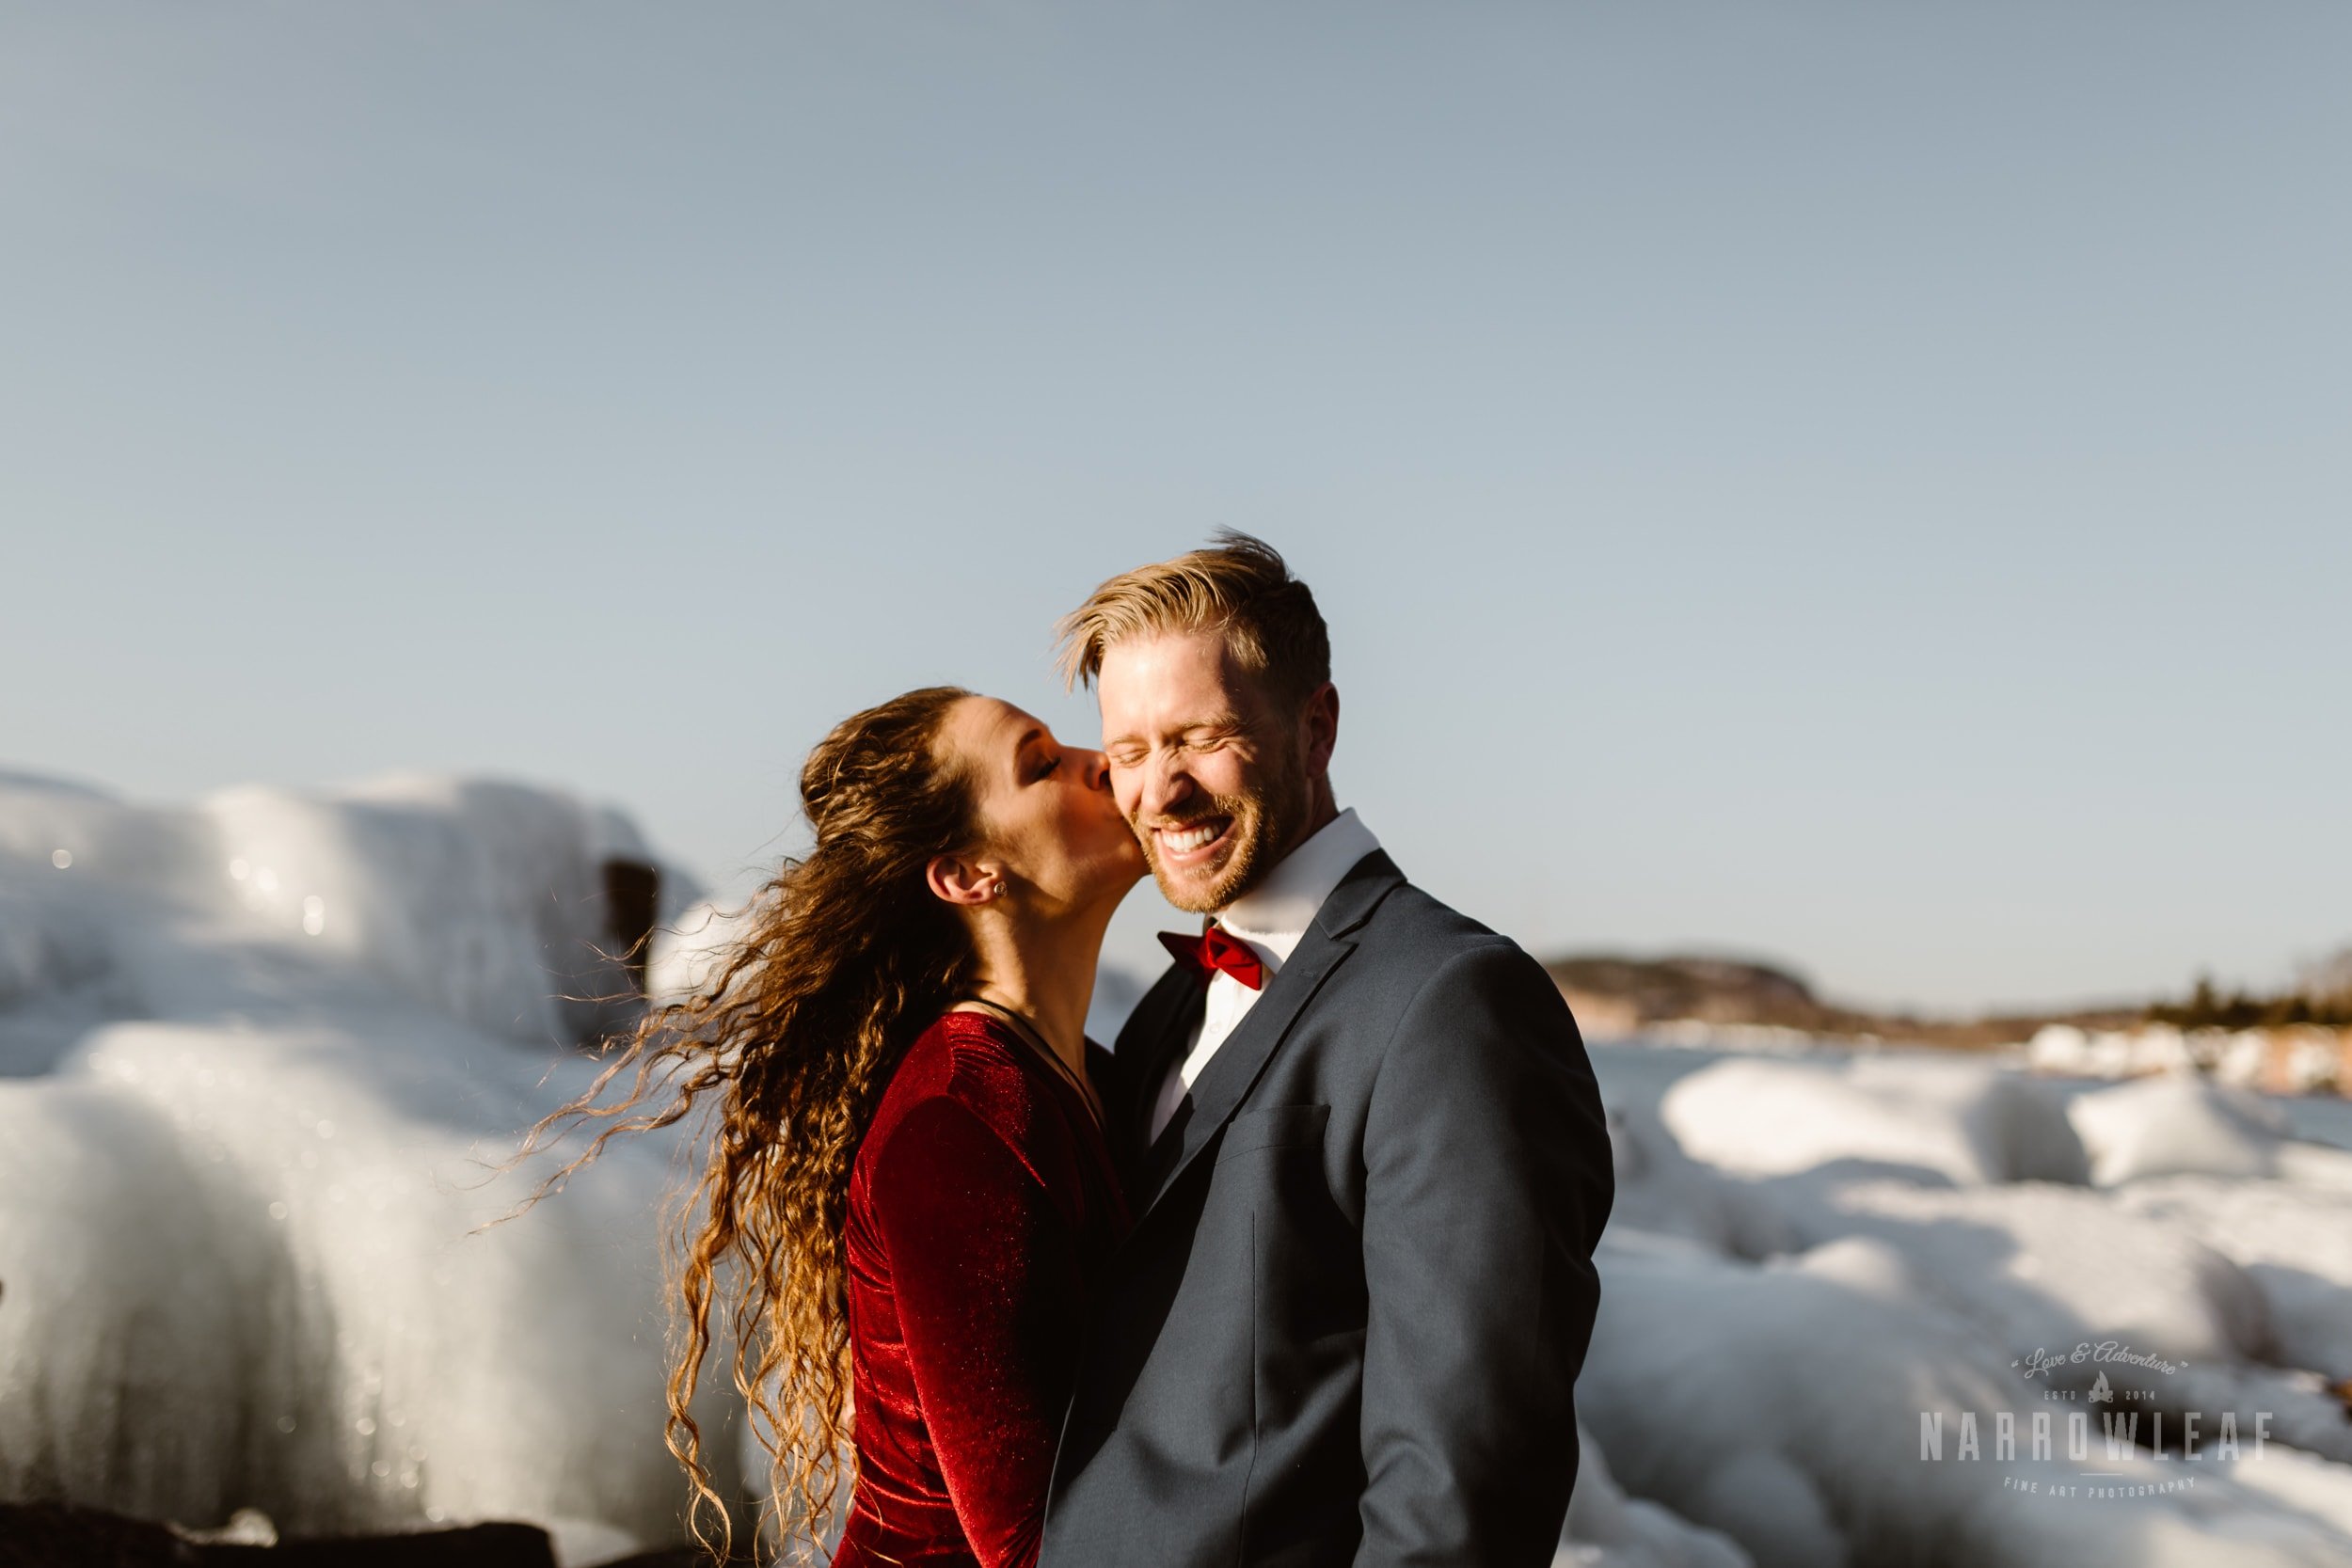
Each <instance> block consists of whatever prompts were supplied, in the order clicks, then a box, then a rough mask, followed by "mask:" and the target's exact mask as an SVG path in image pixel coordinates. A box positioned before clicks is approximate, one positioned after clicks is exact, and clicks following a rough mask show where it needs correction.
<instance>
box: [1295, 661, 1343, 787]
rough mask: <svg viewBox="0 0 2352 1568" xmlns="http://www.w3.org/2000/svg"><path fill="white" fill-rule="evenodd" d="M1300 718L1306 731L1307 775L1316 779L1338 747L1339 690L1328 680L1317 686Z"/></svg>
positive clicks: (1329, 763)
mask: <svg viewBox="0 0 2352 1568" xmlns="http://www.w3.org/2000/svg"><path fill="white" fill-rule="evenodd" d="M1300 723H1301V724H1303V725H1304V726H1305V727H1306V731H1307V777H1309V778H1311V779H1319V778H1321V777H1323V775H1324V774H1325V773H1327V772H1328V771H1329V770H1330V768H1331V753H1332V752H1334V751H1336V750H1338V748H1339V743H1340V689H1339V688H1338V687H1336V686H1333V685H1332V684H1331V683H1330V682H1329V681H1325V682H1324V683H1323V684H1322V685H1321V686H1319V687H1316V688H1315V690H1314V694H1313V695H1312V696H1311V697H1309V698H1308V699H1307V711H1306V714H1305V715H1304V716H1303V717H1302V718H1301V720H1300Z"/></svg>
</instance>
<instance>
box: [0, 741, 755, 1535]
mask: <svg viewBox="0 0 2352 1568" xmlns="http://www.w3.org/2000/svg"><path fill="white" fill-rule="evenodd" d="M644 858H645V851H644V847H643V845H642V844H641V843H640V842H639V841H638V839H637V837H636V835H635V833H634V832H633V831H631V830H630V829H629V828H628V825H627V824H626V823H625V822H623V821H621V820H620V819H619V818H617V817H616V816H612V815H611V814H609V813H602V812H597V811H595V810H592V809H590V808H587V807H584V806H582V805H580V803H578V802H576V801H574V800H571V799H569V798H568V797H565V796H563V795H560V794H556V793H553V792H548V791H537V790H530V789H524V788H521V787H519V786H515V785H506V784H459V783H443V782H436V781H429V780H411V781H404V782H400V783H396V784H389V785H382V786H373V787H371V788H367V789H362V790H355V791H344V792H339V793H337V794H334V795H321V796H294V795H288V794H283V793H279V792H263V791H238V792H233V793H231V794H230V795H227V796H223V797H220V798H218V799H215V800H212V801H208V802H206V803H205V804H203V805H202V806H199V807H198V808H195V809H193V810H173V809H148V808H143V807H137V806H133V805H129V804H125V803H123V802H120V801H117V800H111V799H108V798H106V797H104V796H103V795H100V794H98V793H97V792H95V791H89V790H86V789H74V788H68V787H60V786H56V785H49V784H41V783H40V782H38V781H27V780H24V779H22V778H16V779H11V780H8V781H7V782H6V783H5V784H0V1051H5V1052H6V1053H7V1058H6V1064H5V1071H6V1072H8V1073H12V1074H13V1076H0V1497H29V1496H40V1497H61V1498H64V1499H68V1500H78V1501H85V1502H88V1503H91V1504H95V1505H101V1506H104V1507H108V1508H113V1509H119V1510H123V1511H127V1512H131V1513H139V1514H143V1515H147V1516H151V1517H168V1518H175V1519H180V1520H183V1521H186V1522H189V1523H193V1524H208V1523H212V1522H215V1521H217V1520H219V1519H222V1518H226V1517H228V1516H229V1515H230V1513H232V1512H234V1511H235V1510H237V1509H239V1508H242V1507H257V1508H259V1509H261V1510H262V1512H264V1513H267V1514H269V1515H270V1516H271V1517H272V1518H273V1519H275V1520H276V1521H278V1524H279V1525H280V1526H281V1527H284V1528H290V1529H294V1530H296V1531H314V1530H323V1529H344V1528H399V1527H402V1526H406V1525H417V1524H422V1523H425V1522H428V1521H436V1520H443V1519H471V1518H483V1517H505V1518H521V1519H529V1520H533V1521H536V1522H539V1523H543V1524H546V1525H548V1526H549V1527H550V1528H554V1529H555V1530H556V1531H557V1534H558V1539H559V1543H570V1544H569V1545H566V1546H565V1551H566V1553H567V1555H569V1556H571V1557H573V1558H575V1559H578V1558H581V1557H583V1556H585V1555H596V1554H601V1555H607V1556H609V1555H613V1550H614V1549H615V1548H616V1546H617V1547H623V1548H625V1547H626V1546H627V1545H628V1544H630V1543H653V1542H659V1541H664V1540H667V1539H670V1538H672V1537H673V1536H674V1535H675V1531H676V1528H677V1524H676V1521H677V1517H678V1511H679V1503H680V1499H681V1497H682V1482H681V1480H680V1477H679V1474H678V1471H677V1468H676V1465H675V1462H674V1461H673V1460H672V1459H671V1457H670V1456H669V1454H668V1453H667V1451H666V1450H665V1449H664V1448H663V1446H662V1441H661V1414H662V1407H663V1395H662V1386H663V1378H664V1372H665V1367H664V1359H663V1354H662V1330H663V1323H664V1307H663V1304H662V1302H661V1300H660V1287H659V1278H658V1270H659V1259H660V1249H659V1243H658V1235H659V1210H660V1204H661V1202H662V1201H663V1199H664V1197H665V1196H666V1195H667V1194H668V1193H669V1192H670V1191H671V1189H672V1186H673V1182H674V1178H675V1172H674V1171H673V1170H672V1168H671V1164H670V1159H671V1155H672V1153H673V1152H674V1149H673V1148H672V1147H671V1146H668V1145H665V1143H664V1142H663V1141H662V1140H660V1139H652V1140H647V1141H645V1142H644V1143H643V1144H641V1145H639V1146H636V1147H633V1148H617V1149H615V1150H614V1152H613V1153H612V1155H609V1156H608V1157H607V1159H606V1160H605V1161H604V1162H603V1163H601V1164H599V1165H597V1166H596V1167H592V1168H591V1169H590V1170H589V1171H587V1172H585V1173H583V1175H582V1176H581V1177H580V1179H579V1180H576V1181H575V1182H574V1183H573V1184H572V1186H571V1187H570V1188H569V1189H568V1190H567V1191H566V1192H565V1193H564V1195H563V1196H562V1197H561V1198H560V1199H558V1200H557V1201H555V1202H554V1203H551V1204H548V1205H546V1206H543V1207H541V1208H539V1209H537V1210H534V1211H532V1212H530V1213H529V1214H526V1215H524V1216H522V1217H521V1218H518V1219H516V1220H514V1221H512V1222H511V1223H507V1224H501V1225H495V1226H490V1227H488V1228H482V1227H484V1226H485V1223H486V1222H489V1221H492V1220H496V1219H498V1218H499V1217H500V1216H501V1215H503V1214H506V1213H507V1212H509V1211H510V1210H511V1209H512V1208H513V1207H514V1205H515V1204H516V1200H517V1199H518V1198H519V1197H520V1196H523V1195H524V1194H525V1193H526V1192H527V1191H528V1190H529V1186H530V1182H531V1180H532V1177H533V1176H535V1175H536V1174H537V1173H536V1172H522V1173H511V1174H506V1175H498V1174H496V1173H495V1170H494V1167H495V1166H496V1165H497V1164H498V1163H499V1162H500V1161H501V1160H502V1159H503V1157H504V1156H505V1155H507V1154H508V1153H509V1152H511V1151H512V1150H513V1148H515V1146H516V1134H517V1133H518V1132H519V1131H520V1130H521V1129H523V1128H525V1127H528V1126H529V1125H530V1124H531V1123H532V1121H533V1120H535V1119H536V1118H537V1117H539V1116H541V1115H543V1114H544V1113H545V1112H547V1111H548V1110H550V1109H552V1108H553V1107H554V1106H556V1105H557V1104H559V1103H561V1102H562V1101H563V1100H564V1099H565V1098H567V1097H569V1096H570V1095H571V1094H573V1093H575V1092H577V1091H578V1090H579V1089H580V1088H581V1087H582V1086H584V1085H585V1084H586V1082H587V1081H588V1079H589V1077H590V1076H591V1075H592V1073H593V1070H594V1063H593V1062H591V1061H590V1060H588V1059H586V1058H585V1057H583V1056H581V1055H580V1054H579V1053H577V1052H576V1051H574V1050H572V1049H571V1045H572V1042H573V1041H574V1040H575V1039H577V1038H579V1037H580V1036H582V1035H583V1034H588V1033H593V1032H594V1031H595V1030H596V1029H598V1028H600V1027H603V1026H604V1025H605V1024H606V1023H607V1022H611V1021H612V1020H614V1019H616V1018H617V1017H620V1016H625V1014H626V1011H627V1009H628V1006H629V1004H628V1002H627V1001H626V1000H615V998H616V997H617V996H618V994H619V993H620V992H622V991H624V990H627V988H628V978H627V974H626V971H625V970H624V969H622V968H621V967H620V966H619V965H618V964H617V963H615V962H614V960H613V959H612V958H611V957H608V956H607V955H608V952H609V949H610V947H611V945H612V944H611V942H610V940H609V938H610V934H611V933H610V924H611V923H610V920H609V918H608V913H607V911H606V909H605V907H604V895H605V883H604V880H603V878H602V876H601V872H602V868H603V866H604V865H605V864H606V863H608V862H610V861H612V860H614V859H625V860H628V861H632V862H636V861H642V860H643V859H644ZM731 1405H732V1402H731V1400H718V1401H716V1402H712V1403H711V1404H710V1405H709V1406H708V1409H707V1416H708V1418H709V1420H710V1422H711V1424H712V1426H713V1428H714V1430H716V1429H718V1428H723V1427H724V1426H725V1425H726V1423H727V1421H728V1420H729V1418H730V1414H731ZM713 1449H714V1456H715V1457H716V1458H717V1460H718V1461H719V1463H720V1465H721V1474H722V1476H723V1478H728V1479H727V1480H726V1481H725V1482H724V1483H725V1484H732V1479H731V1478H732V1475H733V1465H732V1463H731V1458H732V1451H733V1445H732V1442H731V1441H726V1442H718V1443H714V1445H713Z"/></svg>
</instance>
